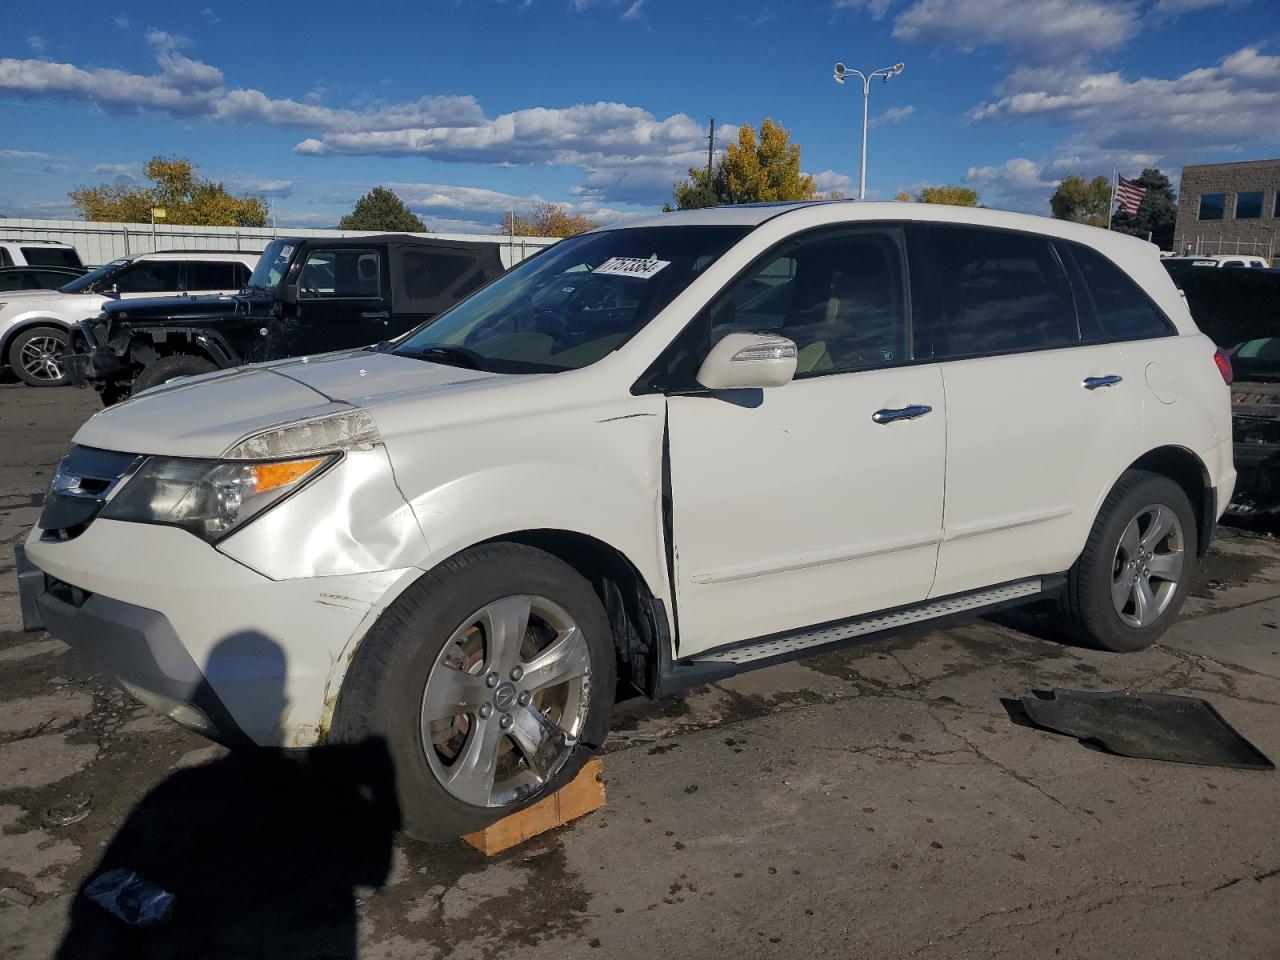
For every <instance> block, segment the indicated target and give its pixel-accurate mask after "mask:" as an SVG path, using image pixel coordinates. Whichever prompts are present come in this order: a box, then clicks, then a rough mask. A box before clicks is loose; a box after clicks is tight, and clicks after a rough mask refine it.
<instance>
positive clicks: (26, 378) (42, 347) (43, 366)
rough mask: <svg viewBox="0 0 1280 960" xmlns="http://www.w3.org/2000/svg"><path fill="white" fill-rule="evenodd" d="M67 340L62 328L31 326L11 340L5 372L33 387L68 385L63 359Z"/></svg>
mask: <svg viewBox="0 0 1280 960" xmlns="http://www.w3.org/2000/svg"><path fill="white" fill-rule="evenodd" d="M70 340H71V337H70V334H68V333H67V331H66V330H65V329H63V328H62V327H32V328H31V329H30V330H23V331H22V333H20V334H18V335H17V336H16V337H14V338H13V343H12V344H11V345H10V347H9V358H8V362H9V369H11V370H12V371H13V372H14V373H15V374H17V376H18V378H19V379H21V380H22V381H23V383H26V384H29V385H30V386H33V387H62V386H66V385H67V384H68V383H70V382H71V377H70V376H68V374H67V365H66V363H65V362H64V361H63V359H62V358H63V356H64V355H65V354H66V353H67V345H68V344H69V343H70Z"/></svg>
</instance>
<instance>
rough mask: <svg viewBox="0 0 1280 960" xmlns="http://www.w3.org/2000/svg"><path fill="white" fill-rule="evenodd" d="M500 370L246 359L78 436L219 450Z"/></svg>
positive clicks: (139, 400) (384, 361)
mask: <svg viewBox="0 0 1280 960" xmlns="http://www.w3.org/2000/svg"><path fill="white" fill-rule="evenodd" d="M495 376H497V374H493V373H485V372H481V371H476V370H466V369H461V368H459V367H449V366H444V365H441V364H436V363H427V362H424V361H422V360H414V359H411V358H408V357H400V356H395V355H394V354H388V353H372V352H369V351H365V350H362V351H355V352H349V353H340V354H329V355H325V356H320V357H311V358H308V359H306V360H301V359H297V360H286V361H282V362H278V363H273V364H265V365H262V366H254V367H241V368H237V369H234V370H222V371H218V372H216V373H210V374H206V375H204V376H201V377H192V378H191V379H188V380H182V381H180V382H175V383H173V384H170V385H166V386H162V387H156V388H154V389H152V390H146V391H144V392H142V393H140V394H138V396H136V397H134V398H132V399H131V400H128V401H127V402H125V403H122V404H118V405H117V406H114V407H108V408H107V409H106V410H103V411H101V412H100V413H97V414H95V415H94V416H92V417H90V418H89V420H88V421H86V422H85V423H84V425H83V426H81V427H80V429H79V430H78V431H77V432H76V435H75V437H74V438H73V442H75V443H77V444H79V445H81V446H87V447H97V448H98V449H100V450H117V451H122V452H126V453H153V454H165V455H168V456H178V457H219V456H221V455H222V454H223V453H224V452H225V451H226V450H227V449H228V448H229V447H231V446H233V445H234V444H235V443H237V442H238V441H240V440H243V439H244V438H245V437H247V436H250V435H252V434H254V433H258V432H259V431H261V430H264V429H267V428H269V427H275V426H282V425H284V424H287V423H290V422H293V421H295V420H305V419H310V418H313V417H320V416H324V415H326V414H330V413H340V412H342V411H343V410H350V409H351V408H352V407H353V406H361V407H362V406H374V405H377V404H379V403H383V402H387V400H388V398H389V396H391V395H403V394H404V393H406V392H409V393H413V394H415V395H419V396H420V395H422V394H423V393H431V392H436V391H440V390H448V389H450V388H451V387H454V386H457V385H460V384H464V383H469V382H473V381H476V380H485V379H490V378H493V377H495Z"/></svg>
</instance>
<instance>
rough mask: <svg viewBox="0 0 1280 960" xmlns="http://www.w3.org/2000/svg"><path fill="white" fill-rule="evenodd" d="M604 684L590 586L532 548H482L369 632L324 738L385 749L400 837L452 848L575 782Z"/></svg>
mask: <svg viewBox="0 0 1280 960" xmlns="http://www.w3.org/2000/svg"><path fill="white" fill-rule="evenodd" d="M525 601H528V604H529V605H528V606H525V605H524V602H525ZM522 610H524V611H525V612H524V613H523V614H522V613H521V611H522ZM522 616H524V617H526V618H527V620H522V619H521V617H522ZM521 624H525V626H524V628H523V629H521V628H520V625H521ZM491 637H492V638H493V639H492V640H491V639H490V638H491ZM504 637H518V641H517V643H516V644H515V645H514V646H512V645H509V644H506V643H504V641H503V639H502V638H504ZM504 650H506V651H514V653H508V654H506V655H505V656H504V653H503V651H504ZM614 678H615V653H614V646H613V635H612V631H611V629H610V626H609V618H608V616H607V615H606V614H605V611H604V607H603V606H602V605H601V603H600V600H599V598H598V597H597V596H596V593H595V591H594V590H593V589H592V587H591V585H590V584H589V583H587V581H586V580H584V579H583V578H582V576H581V575H579V574H578V572H577V571H575V570H574V569H573V568H572V567H570V566H569V565H568V564H566V563H564V562H563V561H561V560H559V559H557V558H555V557H553V556H551V555H550V554H548V553H544V552H543V551H541V550H536V549H534V548H532V547H527V546H522V545H518V544H510V543H491V544H484V545H482V546H479V547H474V548H472V549H470V550H466V551H464V552H463V553H461V554H459V555H457V556H456V557H453V558H452V559H450V560H446V561H445V562H444V563H442V564H440V566H438V567H436V568H435V569H434V570H432V571H430V572H429V573H427V574H425V575H424V576H423V577H422V578H421V579H419V580H418V581H417V582H416V583H414V584H413V585H412V586H410V587H409V588H408V589H407V590H406V591H405V592H404V593H403V594H401V596H400V597H398V598H397V599H396V600H395V602H394V603H392V604H391V606H389V607H388V608H387V610H386V611H385V612H384V613H383V614H382V616H381V617H380V618H379V620H378V622H377V623H376V624H374V626H373V628H372V629H371V630H370V631H369V633H368V635H367V636H366V637H365V639H364V641H363V642H362V643H361V645H360V647H359V649H358V650H357V652H356V655H355V659H354V660H353V662H352V664H351V667H350V669H349V670H348V671H347V675H346V677H345V679H344V680H343V684H342V689H341V692H340V693H339V695H338V702H337V704H336V706H335V708H334V720H333V727H332V730H331V732H330V740H331V741H336V742H340V743H358V742H361V741H364V740H366V739H368V738H371V737H373V738H381V739H382V740H384V741H385V742H386V745H387V750H388V752H389V753H390V755H391V759H392V763H393V765H394V767H395V783H396V793H397V795H398V798H399V804H400V817H401V829H402V830H403V831H404V832H405V833H406V834H408V835H409V836H411V837H414V838H416V839H419V840H428V841H445V840H451V839H454V838H455V837H458V836H460V835H462V834H465V833H470V832H473V831H475V830H479V829H482V828H483V827H485V826H487V825H489V824H490V823H493V822H494V821H496V820H499V819H501V818H502V817H505V816H507V815H508V814H511V813H513V812H515V811H516V810H520V809H522V808H523V807H526V806H528V805H529V804H531V803H534V802H536V801H537V800H539V799H541V798H542V797H544V796H547V795H549V794H550V793H552V792H554V791H555V790H557V789H559V788H560V787H561V786H563V785H564V784H566V783H568V782H569V781H570V780H572V779H573V777H575V776H577V774H578V772H579V770H581V768H582V765H583V764H584V763H585V762H586V761H587V759H588V758H589V757H590V756H591V754H592V753H593V752H594V751H595V749H596V748H598V747H599V746H600V744H601V743H603V741H604V738H605V735H606V734H607V732H608V727H609V718H610V715H611V713H612V711H613V694H614V686H615V679H614ZM442 690H443V693H441V691H442ZM434 714H443V715H442V716H439V717H437V716H434Z"/></svg>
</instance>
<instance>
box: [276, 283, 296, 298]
mask: <svg viewBox="0 0 1280 960" xmlns="http://www.w3.org/2000/svg"><path fill="white" fill-rule="evenodd" d="M280 299H281V300H282V301H283V302H284V303H297V302H298V285H297V284H296V283H284V284H281V285H280Z"/></svg>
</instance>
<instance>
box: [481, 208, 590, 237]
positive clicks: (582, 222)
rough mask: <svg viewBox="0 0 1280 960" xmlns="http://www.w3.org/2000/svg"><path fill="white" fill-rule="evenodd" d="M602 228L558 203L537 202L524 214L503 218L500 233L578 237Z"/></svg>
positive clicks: (520, 235)
mask: <svg viewBox="0 0 1280 960" xmlns="http://www.w3.org/2000/svg"><path fill="white" fill-rule="evenodd" d="M598 226H600V224H599V223H597V222H596V221H594V220H592V219H590V218H588V217H585V216H583V215H581V214H572V213H570V212H569V211H568V210H566V209H565V208H564V207H562V206H560V205H559V204H558V203H547V202H546V201H545V200H535V201H534V202H533V203H531V204H529V206H528V208H526V210H525V211H524V212H523V213H510V214H508V215H507V216H505V217H503V218H502V223H500V224H499V225H498V231H497V232H498V233H501V234H504V235H507V234H510V235H512V236H517V237H576V236H577V235H578V234H580V233H586V232H587V231H588V230H594V229H595V228H596V227H598Z"/></svg>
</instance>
